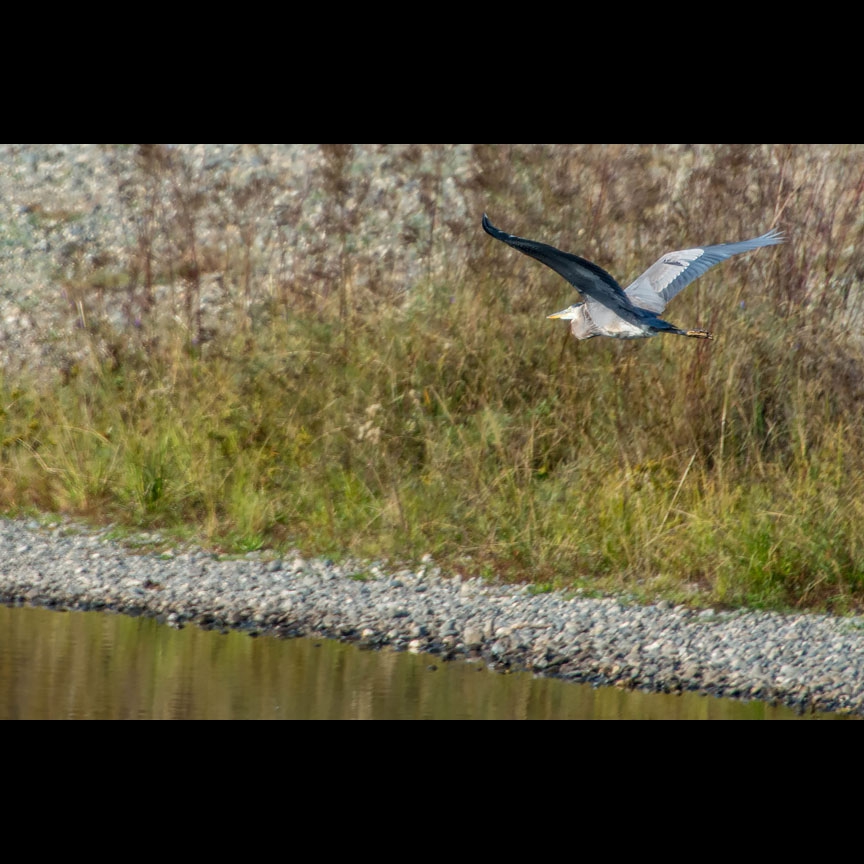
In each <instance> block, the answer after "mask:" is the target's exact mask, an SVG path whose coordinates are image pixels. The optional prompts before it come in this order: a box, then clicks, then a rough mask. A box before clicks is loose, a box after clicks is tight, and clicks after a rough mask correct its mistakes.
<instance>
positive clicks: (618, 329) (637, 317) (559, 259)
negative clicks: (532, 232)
mask: <svg viewBox="0 0 864 864" xmlns="http://www.w3.org/2000/svg"><path fill="white" fill-rule="evenodd" d="M483 228H484V230H485V231H486V233H487V234H491V235H492V237H494V238H495V239H496V240H500V241H501V242H502V243H506V244H507V245H508V246H512V247H513V248H514V249H517V250H518V251H519V252H522V253H523V254H525V255H529V256H530V257H531V258H536V259H537V260H538V261H540V262H541V263H542V264H545V265H546V266H547V267H551V268H552V269H553V270H554V271H555V272H556V273H558V274H559V275H560V276H563V277H564V278H565V279H566V280H567V281H568V282H569V283H570V284H571V285H572V286H573V287H574V288H576V290H577V291H579V293H580V294H582V295H583V296H584V297H585V302H584V303H574V304H573V305H572V306H568V307H567V308H566V309H564V310H562V311H561V312H556V313H555V314H554V315H548V316H547V317H548V318H556V319H562V320H565V321H570V330H571V332H572V333H573V335H574V336H575V337H576V338H577V339H592V338H593V337H594V336H611V337H612V338H613V339H644V338H647V337H649V336H656V335H657V334H658V333H674V334H676V335H678V336H690V337H692V338H695V339H713V338H714V337H713V335H712V334H711V333H709V332H708V331H707V330H683V329H681V328H680V327H676V326H675V325H674V324H670V323H669V322H668V321H664V320H663V319H662V318H660V317H659V316H660V315H661V314H662V313H663V310H664V309H665V308H666V304H667V303H668V302H669V301H670V300H671V299H672V298H673V297H674V296H675V295H676V294H677V293H678V292H679V291H681V289H682V288H685V287H686V286H687V285H689V284H690V283H691V282H693V280H694V279H698V278H699V277H700V276H701V275H702V274H703V273H705V272H706V271H707V270H709V269H710V268H711V267H713V266H714V265H715V264H719V263H720V262H721V261H725V260H726V259H727V258H731V257H732V256H733V255H740V254H741V253H742V252H750V251H751V250H752V249H759V248H760V247H762V246H776V245H777V244H778V243H783V241H784V239H785V238H784V237H783V235H782V234H781V233H780V231H778V230H777V229H776V228H775V229H772V230H771V231H769V232H768V233H767V234H763V235H762V236H761V237H754V238H753V239H752V240H741V241H740V242H738V243H720V244H718V245H716V246H701V247H698V248H696V249H682V250H681V251H679V252H667V253H666V254H665V255H663V256H662V257H661V258H660V259H659V260H658V261H656V262H655V263H654V264H652V265H651V267H649V268H648V269H647V270H646V271H645V272H644V273H643V274H642V275H641V276H638V277H637V278H636V279H635V280H634V282H633V283H632V284H630V285H629V286H628V287H627V288H626V289H622V288H621V286H620V285H619V284H618V282H616V281H615V278H614V277H613V276H611V275H610V274H609V273H607V272H606V271H605V270H604V269H603V268H602V267H599V266H598V265H597V264H594V263H593V262H591V261H586V260H585V259H584V258H580V257H579V256H578V255H572V254H570V253H569V252H562V251H561V250H560V249H556V248H555V247H554V246H549V245H547V244H546V243H538V242H537V241H536V240H526V239H525V238H524V237H516V236H515V235H513V234H507V233H506V232H504V231H502V230H501V229H500V228H496V227H495V226H494V225H493V224H492V223H491V222H490V221H489V217H488V216H487V215H486V214H485V213H484V214H483Z"/></svg>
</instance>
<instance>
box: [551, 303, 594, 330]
mask: <svg viewBox="0 0 864 864" xmlns="http://www.w3.org/2000/svg"><path fill="white" fill-rule="evenodd" d="M546 317H547V318H555V319H560V320H562V321H569V322H570V332H571V333H572V334H573V335H574V336H575V337H576V338H577V339H590V338H591V337H592V336H597V335H599V334H598V332H597V328H596V326H595V325H594V322H593V321H592V320H591V317H590V316H589V315H588V311H587V310H586V309H585V304H584V303H574V304H573V305H572V306H568V307H567V308H566V309H564V310H562V311H561V312H556V313H555V314H554V315H547V316H546Z"/></svg>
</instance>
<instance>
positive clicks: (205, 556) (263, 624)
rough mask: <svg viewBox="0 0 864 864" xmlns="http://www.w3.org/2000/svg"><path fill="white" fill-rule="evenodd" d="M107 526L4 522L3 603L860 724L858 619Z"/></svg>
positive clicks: (862, 632) (863, 710)
mask: <svg viewBox="0 0 864 864" xmlns="http://www.w3.org/2000/svg"><path fill="white" fill-rule="evenodd" d="M109 531H110V529H95V530H94V529H89V528H86V527H83V526H80V525H78V524H77V523H74V522H66V523H62V524H57V525H51V526H47V527H46V526H42V525H40V524H39V523H37V522H36V521H35V520H21V519H7V518H4V519H2V520H0V550H2V551H0V602H3V603H5V604H6V605H11V606H15V605H31V606H42V607H48V608H55V609H68V610H81V611H93V610H102V611H112V612H117V613H121V614H128V615H147V616H150V617H155V618H157V619H158V620H160V621H163V622H164V623H167V624H169V625H170V626H174V627H182V626H185V625H188V624H193V625H196V626H199V627H203V628H207V629H219V630H230V629H234V630H240V631H242V632H247V633H249V634H250V635H270V636H277V637H281V638H291V637H312V638H328V639H336V640H339V641H342V642H353V643H359V644H361V645H364V646H367V647H372V648H384V647H389V648H392V649H395V650H401V651H412V652H415V653H429V654H433V655H437V656H439V657H441V658H442V659H443V660H469V659H473V660H475V661H477V660H480V661H482V662H484V663H485V664H486V665H487V666H488V667H489V668H490V669H493V670H497V671H508V670H514V671H515V670H519V671H528V672H533V673H534V674H537V675H543V676H547V677H555V678H559V679H563V680H568V681H572V682H574V683H582V684H592V685H594V686H619V687H626V688H631V689H641V690H645V691H650V692H660V693H682V692H695V693H701V694H704V695H708V696H715V697H721V698H738V699H745V700H751V699H758V700H760V701H764V702H769V703H780V704H783V705H786V706H788V707H790V708H792V709H794V710H797V711H798V712H800V713H806V712H809V711H814V712H815V711H818V712H825V713H840V714H844V715H850V716H859V717H864V618H862V617H857V618H834V617H831V616H827V615H815V614H804V615H783V614H779V613H773V612H772V613H763V612H754V611H745V610H742V611H735V612H728V613H726V612H722V613H718V612H714V611H713V610H710V609H709V610H703V611H694V610H691V609H687V608H684V607H680V606H679V607H673V606H672V605H671V604H669V603H659V604H657V605H654V606H635V605H624V604H622V603H621V602H620V601H618V600H616V599H614V598H605V599H586V598H580V597H572V598H571V597H567V596H565V595H563V594H560V593H554V592H553V593H548V594H537V593H532V591H531V589H530V586H527V585H523V586H519V585H501V584H496V583H490V582H485V581H484V580H482V579H480V578H472V579H460V578H459V577H452V578H446V577H443V576H442V575H440V573H438V571H437V568H435V567H433V566H431V565H421V566H420V567H419V568H417V569H405V568H402V569H396V570H394V571H392V572H384V571H383V570H382V569H381V568H379V567H378V566H377V565H375V564H361V563H358V562H352V563H334V562H331V561H327V560H321V559H305V558H302V557H300V556H299V555H296V556H287V557H285V558H281V559H280V558H273V559H266V558H265V557H264V556H262V555H260V554H257V553H256V554H252V555H249V556H246V557H245V558H240V559H237V558H232V559H223V558H220V557H219V556H218V555H216V554H214V553H211V552H207V551H205V550H202V549H199V548H194V547H190V548H186V549H182V550H181V549H176V550H172V551H170V552H167V553H162V554H157V553H153V552H144V553H141V552H139V551H136V550H135V549H133V548H131V547H130V545H129V543H124V542H118V541H115V540H111V539H109V537H108V535H109ZM143 539H144V540H149V541H150V542H151V543H154V544H155V543H156V542H158V541H159V538H158V536H156V537H154V536H153V535H143ZM162 542H163V543H164V542H165V541H162ZM166 545H167V544H166Z"/></svg>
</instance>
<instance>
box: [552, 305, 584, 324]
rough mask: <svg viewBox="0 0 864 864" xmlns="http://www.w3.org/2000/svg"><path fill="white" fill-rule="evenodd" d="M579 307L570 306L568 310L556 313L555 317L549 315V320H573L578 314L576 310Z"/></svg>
mask: <svg viewBox="0 0 864 864" xmlns="http://www.w3.org/2000/svg"><path fill="white" fill-rule="evenodd" d="M578 308H579V307H578V306H568V307H567V308H566V309H562V310H561V311H560V312H556V313H555V314H554V315H547V316H546V317H547V318H563V319H565V320H567V321H570V320H572V319H573V316H574V315H575V314H576V310H577V309H578Z"/></svg>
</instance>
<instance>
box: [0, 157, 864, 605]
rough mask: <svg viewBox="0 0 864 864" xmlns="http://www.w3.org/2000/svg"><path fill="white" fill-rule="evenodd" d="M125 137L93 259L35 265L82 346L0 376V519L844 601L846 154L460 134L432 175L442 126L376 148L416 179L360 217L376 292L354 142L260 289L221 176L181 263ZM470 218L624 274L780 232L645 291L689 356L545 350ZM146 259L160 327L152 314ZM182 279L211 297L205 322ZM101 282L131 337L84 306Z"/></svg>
mask: <svg viewBox="0 0 864 864" xmlns="http://www.w3.org/2000/svg"><path fill="white" fill-rule="evenodd" d="M154 146H158V145H137V146H135V147H130V148H128V149H126V150H118V151H117V153H116V154H115V157H116V158H118V159H123V158H126V159H129V160H135V165H136V166H137V167H136V170H137V171H138V180H139V187H138V194H137V195H130V196H129V197H128V208H129V219H130V225H133V226H135V231H133V233H132V234H131V237H130V246H129V249H128V256H127V258H126V260H125V261H122V262H119V263H118V265H117V266H116V267H115V268H114V271H113V272H114V277H113V278H112V279H111V280H108V281H107V282H106V279H105V273H104V268H101V269H100V268H99V267H98V266H96V265H88V266H84V265H82V266H81V267H80V268H79V270H78V271H77V272H75V273H74V275H73V277H71V278H70V276H69V274H68V273H67V274H64V275H63V276H62V279H63V280H65V282H64V287H65V289H66V290H67V291H68V292H69V293H70V296H74V297H75V298H76V304H79V305H80V309H84V308H86V309H87V311H88V314H87V317H86V320H87V326H86V327H82V328H79V329H80V331H81V332H79V333H78V334H77V336H76V339H78V340H79V342H78V344H79V346H83V348H84V351H83V354H82V355H81V356H82V358H83V359H81V360H80V361H77V362H75V363H74V364H67V365H64V366H63V367H62V368H58V369H57V370H56V374H54V375H52V376H47V377H46V376H44V375H39V376H37V375H35V374H34V375H32V376H28V375H26V374H25V375H16V376H15V377H14V379H10V378H8V377H7V378H5V379H3V378H0V400H2V401H0V504H2V506H3V507H4V508H5V509H6V510H7V511H15V510H21V509H26V508H37V509H39V510H41V511H52V512H67V513H70V514H75V515H78V516H84V517H88V518H91V519H94V520H97V521H102V522H105V521H111V522H115V523H119V524H123V525H128V526H147V527H159V528H161V529H165V530H168V531H171V532H176V533H177V534H179V535H181V536H186V537H190V538H194V539H196V540H198V541H200V542H203V543H205V544H209V545H211V546H217V547H219V548H223V549H225V550H230V551H244V550H250V549H256V548H262V547H269V548H273V549H276V550H278V549H282V548H285V549H287V548H299V549H301V550H303V551H304V552H307V553H326V554H330V555H342V554H351V555H358V556H366V557H373V558H392V559H400V560H411V559H418V558H420V557H422V556H423V555H426V554H431V555H432V557H433V558H434V559H435V560H436V562H437V563H438V564H439V565H441V566H442V567H444V569H445V570H461V571H463V572H467V573H471V574H482V575H488V576H493V575H494V576H503V577H505V578H511V579H519V580H528V581H531V582H534V583H535V584H536V585H537V587H538V590H544V589H546V588H548V587H555V588H573V589H577V588H578V589H582V590H586V591H603V592H605V591H616V592H624V593H626V594H628V595H631V596H634V597H638V598H648V599H653V598H654V597H657V596H664V597H668V598H671V599H673V600H676V601H684V602H690V603H694V604H728V605H748V606H756V607H765V608H769V607H770V608H790V607H794V608H799V609H805V608H806V609H826V610H830V611H834V612H844V611H849V610H853V609H856V610H860V609H861V608H862V606H864V422H862V421H864V378H862V374H861V372H862V359H864V358H862V353H864V348H862V341H861V337H860V332H861V280H862V278H864V247H862V232H864V214H862V210H861V194H862V191H864V149H862V148H861V147H860V146H858V145H473V146H472V147H471V149H470V150H467V151H465V150H462V151H459V152H460V155H459V159H460V161H459V169H458V171H457V170H456V169H453V170H452V172H451V162H450V160H451V158H452V159H455V155H454V153H455V151H452V150H451V149H448V148H450V147H451V145H418V147H419V150H417V149H411V148H403V149H399V147H400V145H383V146H385V147H391V148H393V150H392V159H390V160H389V162H388V164H387V171H389V172H390V175H389V176H392V183H393V186H394V187H396V186H399V188H403V189H406V190H411V189H416V190H418V191H417V193H416V194H417V195H418V199H417V200H418V210H417V218H416V219H415V220H413V221H411V222H410V223H405V224H401V225H396V226H394V228H393V236H392V246H393V248H394V249H396V250H398V249H400V248H402V247H408V246H411V244H413V247H411V248H413V249H414V250H415V251H418V260H419V261H420V262H421V264H424V263H425V264H426V265H428V266H421V267H420V268H419V269H415V270H411V271H410V273H411V274H412V275H411V282H410V284H407V285H406V284H405V283H404V281H403V282H401V283H400V282H399V278H403V279H404V278H405V277H404V274H402V277H399V274H400V272H401V271H400V270H399V256H398V255H396V257H395V260H394V261H393V262H390V263H389V264H388V263H386V262H382V258H381V255H380V253H379V252H376V251H374V250H372V249H371V244H370V243H368V242H366V241H367V237H366V234H365V233H364V225H365V221H364V213H365V212H366V209H369V208H371V207H372V203H371V201H370V188H371V187H370V181H369V179H368V177H366V176H365V175H364V173H363V171H362V170H359V168H358V166H360V165H362V157H363V151H362V150H360V149H355V148H352V147H351V146H350V145H344V146H343V145H324V146H325V149H324V150H323V151H322V153H323V159H322V163H321V164H322V166H323V167H321V168H320V170H319V172H318V174H316V175H315V178H313V179H314V182H311V181H310V186H309V189H310V191H309V195H308V198H307V199H304V200H303V201H301V202H300V203H299V204H298V210H297V212H296V213H294V214H293V215H292V218H293V219H295V220H296V222H297V224H300V223H301V222H302V220H303V218H304V213H305V210H304V208H305V207H308V208H311V207H312V206H313V204H314V206H315V207H317V208H318V209H317V210H316V213H319V214H323V215H321V219H322V220H323V221H322V222H320V223H317V225H316V226H315V227H314V230H313V228H310V229H309V231H310V236H312V237H313V238H317V240H318V241H319V242H318V243H317V245H316V244H315V243H312V242H305V245H304V247H303V248H307V249H309V250H310V251H309V258H308V259H303V257H302V256H300V258H299V259H298V261H299V263H298V264H297V266H295V267H293V268H292V270H291V275H290V278H289V276H288V275H286V272H285V271H284V269H280V267H278V266H277V264H276V263H275V262H278V261H279V260H281V258H280V256H279V255H278V254H275V253H274V248H275V249H276V250H277V251H278V243H279V242H286V241H285V235H284V234H280V233H278V232H275V233H274V234H273V240H272V242H273V243H274V244H277V245H276V246H275V247H268V246H267V245H266V244H261V243H257V242H253V241H252V239H251V237H252V235H251V233H244V231H243V230H242V226H243V225H244V224H246V222H244V215H243V214H244V213H245V212H246V210H244V209H243V208H244V207H245V206H246V202H247V200H248V198H244V197H243V196H241V195H239V194H237V195H236V206H237V208H238V214H237V215H236V218H235V219H234V220H233V222H232V223H231V224H232V225H233V228H232V230H231V231H229V230H228V229H227V228H226V230H225V233H224V235H223V236H221V237H220V236H219V235H218V233H217V234H216V235H215V238H216V239H215V240H214V234H213V233H212V231H211V232H210V233H209V234H208V240H207V244H206V249H205V248H204V244H203V242H202V241H201V239H200V237H199V235H198V233H196V232H198V231H199V230H201V229H200V226H201V222H202V220H203V218H204V217H203V215H202V214H203V213H204V212H205V211H206V207H207V206H208V200H207V189H206V187H204V186H203V185H200V186H199V185H196V184H197V183H198V182H199V181H198V180H197V178H196V176H195V175H194V174H193V172H191V171H189V169H188V165H185V164H184V163H183V160H182V155H181V154H179V153H177V152H174V151H171V150H166V149H160V150H158V151H156V152H155V153H154V151H153V150H152V148H153V147H154ZM360 146H361V145H357V147H358V148H359V147H360ZM363 146H371V145H363ZM327 148H329V149H327ZM257 182H258V185H257V186H256V187H255V195H256V196H257V197H255V198H254V203H255V207H256V208H258V210H259V212H260V213H262V214H264V218H265V219H266V218H269V217H270V216H272V218H273V220H274V224H276V223H277V222H278V221H279V219H281V218H284V215H283V216H280V215H279V213H277V212H276V211H275V208H274V211H273V213H270V211H269V210H268V201H269V200H270V199H269V198H268V194H269V193H268V192H267V189H266V188H264V187H262V186H261V185H260V180H258V181H257ZM202 183H203V181H202ZM250 194H251V193H250ZM405 194H408V192H406V193H405ZM220 200H223V201H224V198H223V199H220ZM457 200H458V202H461V206H460V207H457V206H455V205H453V202H454V201H457ZM322 202H323V203H322ZM376 206H379V205H378V203H376ZM484 211H488V212H489V214H490V216H492V217H493V221H495V222H496V224H499V225H500V226H501V227H502V228H504V229H505V230H508V231H511V232H513V233H518V234H521V235H523V236H530V237H532V238H537V239H544V240H547V241H548V242H551V243H554V244H555V245H558V246H560V247H562V248H564V249H566V250H568V251H573V252H576V253H579V254H582V255H583V256H585V257H587V258H589V259H591V260H594V261H596V262H597V263H599V264H600V265H602V266H604V267H606V268H607V269H608V270H609V271H610V272H612V273H613V275H615V276H616V277H617V278H619V281H622V282H623V283H624V284H626V283H627V281H629V279H631V278H634V277H635V276H636V275H637V274H638V273H640V272H641V271H642V270H643V269H645V268H646V267H647V266H648V265H649V264H651V263H653V261H654V260H656V258H657V257H659V255H660V254H661V253H663V252H666V251H669V250H673V249H679V248H686V247H689V246H693V245H698V244H699V243H702V242H710V243H713V242H725V241H732V240H740V239H744V238H747V237H751V236H755V235H757V234H760V233H762V232H764V231H766V230H768V229H769V228H770V227H772V226H775V225H776V226H778V227H780V228H781V229H782V230H783V231H784V232H785V233H786V235H787V237H788V242H787V244H786V245H784V246H782V247H777V248H776V249H763V250H759V251H757V252H754V253H751V254H749V255H747V256H742V257H741V258H737V259H733V260H731V261H728V262H726V263H724V264H721V265H720V266H718V267H717V268H715V269H714V270H712V271H710V272H709V273H708V274H707V275H705V276H703V277H702V278H701V279H700V280H698V281H697V282H696V283H694V284H693V285H691V286H690V287H689V288H688V289H687V290H686V291H685V292H683V293H682V294H681V295H679V297H677V298H676V299H675V300H674V301H673V303H672V304H670V306H669V308H668V309H667V312H666V315H665V316H664V317H666V318H667V319H668V320H671V321H673V322H675V323H678V324H681V325H684V326H687V327H705V328H707V329H710V330H711V331H713V332H714V333H715V336H716V339H715V341H713V342H701V341H697V340H688V339H680V338H675V337H658V338H655V339H652V340H646V341H641V340H636V341H632V342H620V343H619V342H616V341H613V340H602V339H595V340H591V341H588V342H584V343H577V342H575V341H574V340H573V339H572V338H570V337H569V335H568V333H567V328H566V326H564V325H561V324H560V323H558V322H551V321H547V320H546V319H545V315H546V314H548V313H550V312H552V311H556V310H558V309H560V308H562V307H563V306H564V305H566V304H567V303H569V302H570V301H571V300H572V299H573V296H574V294H573V292H571V291H569V290H568V286H567V285H566V284H565V283H564V282H563V281H562V280H560V279H559V278H558V277H556V276H555V275H554V274H553V273H551V272H549V271H547V270H546V269H545V268H543V267H541V266H540V265H539V264H536V262H532V261H529V260H527V259H523V257H522V256H518V255H517V254H516V253H515V252H513V251H512V250H508V249H507V248H505V247H503V246H502V245H501V244H496V243H494V242H493V241H492V240H491V239H490V238H488V237H487V236H486V235H485V234H483V232H482V230H481V228H480V216H481V214H482V213H483V212H484ZM280 212H281V211H280ZM370 212H371V210H370ZM145 217H146V218H145ZM229 222H230V220H229ZM226 224H228V223H227V222H226ZM237 225H240V226H241V230H236V226H237ZM322 225H323V226H324V228H326V230H325V231H323V233H322V228H321V226H322ZM409 229H410V230H409ZM250 231H251V229H250ZM280 238H281V240H280ZM291 244H292V245H291V249H292V251H293V252H295V253H296V251H297V248H298V246H297V241H296V239H292V240H291ZM205 253H206V254H205ZM313 259H314V262H316V263H315V266H312V264H311V263H310V261H312V260H313ZM190 262H191V263H190ZM304 266H305V267H306V268H307V269H304ZM405 272H409V270H407V269H406V271H405ZM58 278H61V277H59V276H58ZM169 278H170V279H172V280H173V282H172V285H176V287H177V291H176V303H177V310H178V315H177V320H176V321H175V323H174V325H169V324H166V319H165V318H164V317H162V318H160V317H158V316H157V306H158V303H155V302H154V301H152V297H153V296H154V295H155V293H156V289H157V287H158V286H159V285H160V284H164V283H165V280H167V279H169ZM209 278H218V279H220V280H222V284H224V285H225V286H226V287H227V292H228V295H229V297H230V298H231V300H232V301H236V302H235V307H236V308H235V311H234V312H233V313H232V314H233V316H234V317H233V318H232V319H230V321H229V326H224V327H222V328H221V329H220V328H216V329H214V330H213V331H212V332H205V327H204V325H203V324H202V323H201V316H200V307H199V305H198V304H200V297H201V291H202V284H203V283H204V281H205V280H207V279H209ZM148 295H149V299H148ZM114 300H116V301H117V303H118V305H119V304H120V302H121V301H122V302H123V303H125V304H126V305H127V306H130V305H131V304H133V303H134V305H135V310H136V311H135V316H136V326H135V327H134V328H123V327H117V326H115V325H111V324H109V323H108V322H109V316H108V315H107V314H104V315H102V316H101V317H100V315H99V314H97V312H98V310H105V309H106V308H108V307H110V305H111V303H112V302H113V301H114ZM145 301H146V302H145ZM87 304H90V305H87ZM80 309H79V313H80ZM151 310H152V311H151Z"/></svg>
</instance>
